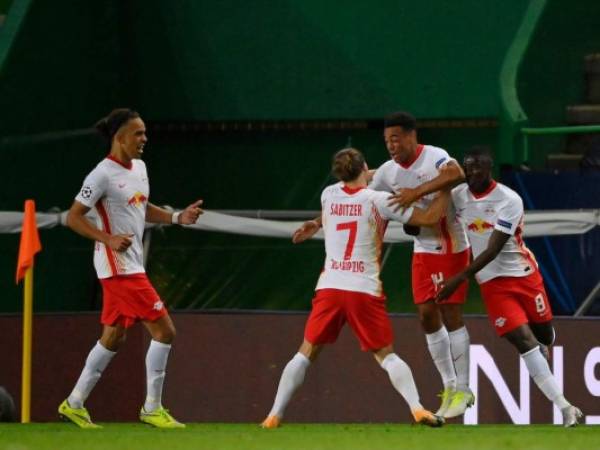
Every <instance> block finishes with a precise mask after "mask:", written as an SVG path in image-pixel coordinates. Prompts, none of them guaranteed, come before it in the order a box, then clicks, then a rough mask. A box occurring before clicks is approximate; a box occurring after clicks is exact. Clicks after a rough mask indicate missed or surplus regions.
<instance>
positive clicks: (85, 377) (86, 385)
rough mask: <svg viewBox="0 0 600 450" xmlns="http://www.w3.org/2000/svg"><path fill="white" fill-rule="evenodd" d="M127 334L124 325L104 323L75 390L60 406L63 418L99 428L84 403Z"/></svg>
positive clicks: (81, 425) (59, 410)
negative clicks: (100, 334)
mask: <svg viewBox="0 0 600 450" xmlns="http://www.w3.org/2000/svg"><path fill="white" fill-rule="evenodd" d="M125 336H126V330H125V328H124V327H123V326H121V325H116V326H109V325H104V327H103V329H102V336H101V337H100V339H99V340H98V342H97V343H96V345H95V346H94V348H92V350H91V351H90V353H89V354H88V357H87V359H86V361H85V366H84V367H83V370H82V372H81V375H80V376H79V379H78V380H77V383H76V384H75V387H74V388H73V391H72V392H71V394H70V395H69V397H68V398H67V399H66V400H65V401H63V402H62V403H61V404H60V406H59V407H58V413H59V415H60V416H61V417H62V418H63V419H65V420H70V421H71V422H73V423H75V424H76V425H78V426H79V427H81V428H99V426H98V425H95V424H94V423H93V422H92V419H91V418H90V415H89V413H88V411H87V409H86V408H85V406H84V403H85V401H86V400H87V398H88V397H89V395H90V393H91V392H92V389H94V386H96V383H98V380H99V379H100V377H101V376H102V373H103V372H104V370H105V369H106V367H107V366H108V364H109V363H110V361H111V360H112V358H113V357H114V356H115V355H116V352H117V350H118V349H119V348H120V347H121V345H123V342H125Z"/></svg>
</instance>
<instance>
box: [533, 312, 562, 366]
mask: <svg viewBox="0 0 600 450" xmlns="http://www.w3.org/2000/svg"><path fill="white" fill-rule="evenodd" d="M529 328H531V331H532V332H533V335H534V336H535V337H536V339H537V340H538V342H539V343H540V351H541V352H542V355H544V358H546V359H547V360H548V361H550V350H549V347H550V346H551V345H552V344H554V338H555V337H556V334H555V332H554V327H553V326H552V321H548V322H542V323H530V324H529Z"/></svg>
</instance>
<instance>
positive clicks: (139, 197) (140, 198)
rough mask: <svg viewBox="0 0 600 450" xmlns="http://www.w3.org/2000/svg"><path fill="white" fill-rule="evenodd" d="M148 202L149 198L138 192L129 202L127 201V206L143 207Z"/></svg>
mask: <svg viewBox="0 0 600 450" xmlns="http://www.w3.org/2000/svg"><path fill="white" fill-rule="evenodd" d="M147 201H148V197H146V196H145V195H144V194H142V193H141V192H139V191H136V193H135V194H133V196H132V197H131V198H130V199H129V200H127V204H128V205H133V206H139V205H143V204H144V202H147Z"/></svg>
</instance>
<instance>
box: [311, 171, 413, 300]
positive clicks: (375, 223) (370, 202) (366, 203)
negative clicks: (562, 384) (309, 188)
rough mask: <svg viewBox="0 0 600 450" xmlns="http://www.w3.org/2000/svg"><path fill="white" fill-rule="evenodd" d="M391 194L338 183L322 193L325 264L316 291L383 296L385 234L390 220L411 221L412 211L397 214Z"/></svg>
mask: <svg viewBox="0 0 600 450" xmlns="http://www.w3.org/2000/svg"><path fill="white" fill-rule="evenodd" d="M388 197H389V194H388V193H387V192H376V191H373V190H371V189H367V188H359V189H350V188H348V187H346V186H344V185H343V183H337V184H334V185H332V186H329V187H327V188H325V190H324V191H323V193H322V194H321V207H322V209H321V211H322V213H321V214H322V220H323V232H324V235H325V252H326V256H325V265H324V267H323V271H322V272H321V276H320V277H319V281H318V282H317V287H316V290H319V289H325V288H331V289H343V290H346V291H355V292H364V293H367V294H370V295H374V296H377V297H380V296H382V295H383V287H382V284H381V280H380V279H379V272H380V270H381V266H380V257H381V248H382V245H383V235H384V234H385V230H386V228H387V224H388V220H397V221H399V222H402V223H406V222H408V220H409V219H410V217H411V216H412V214H413V208H408V209H406V210H401V211H399V212H397V213H395V212H393V211H392V210H391V209H390V208H388V207H387V203H388Z"/></svg>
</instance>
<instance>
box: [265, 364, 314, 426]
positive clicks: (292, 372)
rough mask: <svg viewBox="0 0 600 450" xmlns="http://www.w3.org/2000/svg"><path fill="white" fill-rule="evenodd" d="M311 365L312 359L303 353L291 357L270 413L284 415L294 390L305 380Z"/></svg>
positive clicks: (280, 416) (278, 415) (271, 414)
mask: <svg viewBox="0 0 600 450" xmlns="http://www.w3.org/2000/svg"><path fill="white" fill-rule="evenodd" d="M309 365H310V360H309V359H308V358H307V357H306V356H304V355H303V354H302V353H296V354H295V355H294V357H293V358H292V359H290V361H289V362H288V363H287V365H286V366H285V368H284V369H283V373H282V374H281V379H280V380H279V386H278V387H277V395H276V396H275V402H274V403H273V408H271V412H270V413H269V415H270V416H277V417H279V418H282V417H283V413H284V412H285V408H286V407H287V405H288V403H289V402H290V400H291V398H292V395H294V392H296V390H297V389H298V388H299V387H300V385H301V384H302V382H303V381H304V374H305V373H306V369H307V368H308V366H309Z"/></svg>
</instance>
